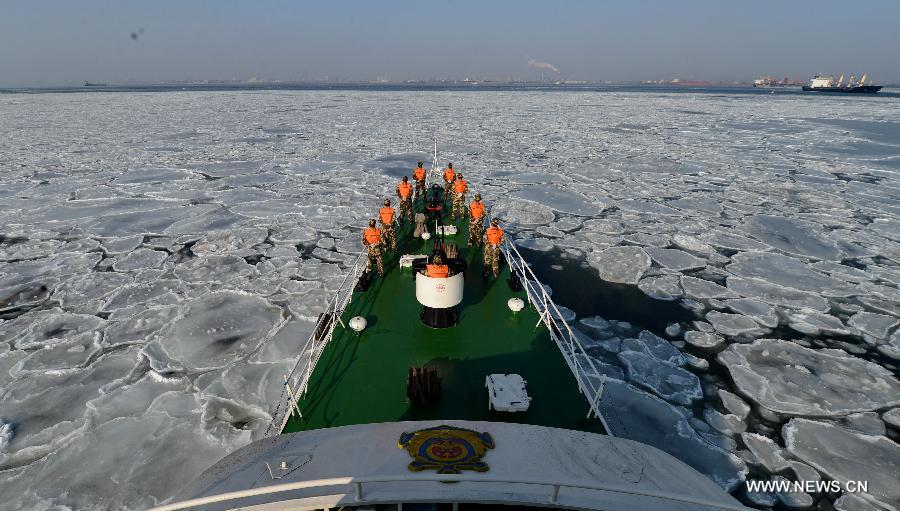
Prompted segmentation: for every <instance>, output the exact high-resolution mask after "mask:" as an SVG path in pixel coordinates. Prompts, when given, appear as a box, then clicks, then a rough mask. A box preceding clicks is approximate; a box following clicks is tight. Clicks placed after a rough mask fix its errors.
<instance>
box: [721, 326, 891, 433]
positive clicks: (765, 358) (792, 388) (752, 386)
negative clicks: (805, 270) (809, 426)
mask: <svg viewBox="0 0 900 511" xmlns="http://www.w3.org/2000/svg"><path fill="white" fill-rule="evenodd" d="M718 359H719V361H721V362H722V364H724V365H725V366H726V367H727V368H728V371H729V372H730V373H731V378H732V380H733V381H734V384H735V386H736V387H737V389H738V391H740V393H741V394H742V395H745V396H747V397H749V398H750V399H752V400H753V401H754V402H755V403H757V404H758V405H760V406H762V407H764V408H767V409H769V410H772V411H774V412H776V413H781V414H785V415H808V416H838V415H846V414H848V413H852V412H861V411H868V410H876V409H879V408H885V407H888V406H896V405H897V404H900V381H898V380H897V378H896V377H895V376H894V375H893V374H891V372H890V371H888V370H887V369H884V368H883V367H881V366H879V365H877V364H874V363H872V362H868V361H866V360H862V359H859V358H856V357H852V356H849V355H847V354H846V353H844V352H843V351H839V350H812V349H809V348H804V347H803V346H800V345H798V344H795V343H792V342H788V341H781V340H772V339H761V340H757V341H755V342H754V343H752V344H733V345H731V346H729V347H728V349H726V350H725V351H723V352H721V353H719V355H718Z"/></svg>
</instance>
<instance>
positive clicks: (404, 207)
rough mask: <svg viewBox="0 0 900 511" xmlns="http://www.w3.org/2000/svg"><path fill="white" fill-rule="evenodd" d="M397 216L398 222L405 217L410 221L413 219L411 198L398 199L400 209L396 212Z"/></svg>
mask: <svg viewBox="0 0 900 511" xmlns="http://www.w3.org/2000/svg"><path fill="white" fill-rule="evenodd" d="M398 215H399V218H398V219H397V221H398V222H401V223H402V222H403V221H404V218H405V217H407V216H408V217H409V221H410V223H412V221H413V213H412V200H411V199H410V198H409V197H407V198H405V199H400V211H399V212H398Z"/></svg>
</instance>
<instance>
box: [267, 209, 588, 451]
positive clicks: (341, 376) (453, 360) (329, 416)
mask: <svg viewBox="0 0 900 511" xmlns="http://www.w3.org/2000/svg"><path fill="white" fill-rule="evenodd" d="M459 224H460V232H459V234H458V235H457V236H455V240H454V238H450V237H448V242H456V243H457V244H459V245H460V253H461V254H464V255H465V257H466V259H467V261H468V264H469V271H467V272H466V276H465V291H464V298H463V302H462V303H461V304H460V305H458V306H457V310H458V311H459V317H460V319H459V323H458V324H457V325H455V326H453V327H451V328H445V329H432V328H429V327H427V326H425V325H424V324H422V322H421V321H420V320H419V313H420V312H421V309H422V307H421V305H419V304H418V302H416V298H415V283H414V282H413V276H412V273H411V272H410V271H409V269H405V270H403V271H401V270H400V268H399V265H398V260H399V255H398V254H390V255H387V256H386V257H385V259H384V264H385V272H386V274H385V277H384V278H377V277H376V279H375V282H374V283H373V284H372V286H371V287H370V288H369V289H368V290H367V291H366V292H364V293H360V292H356V293H354V295H353V299H352V302H351V303H350V305H349V306H348V307H347V310H346V311H344V314H343V316H342V318H343V320H344V323H345V324H346V323H347V321H348V320H349V319H350V318H352V317H353V316H363V317H365V318H366V319H367V320H368V323H369V325H368V328H367V329H366V330H365V331H364V332H362V333H360V334H357V333H354V332H353V331H352V330H350V329H344V328H343V327H341V326H340V325H338V327H337V328H336V329H335V331H334V336H333V338H332V340H331V342H330V343H329V345H328V346H327V347H326V348H325V351H324V352H323V353H322V356H321V358H320V359H319V362H318V364H317V365H316V367H315V369H314V370H313V374H312V377H311V379H310V383H309V388H308V390H307V392H306V394H305V395H304V396H303V397H301V398H300V401H299V408H300V411H301V413H302V414H303V417H302V419H300V418H298V417H297V416H296V415H295V416H293V417H291V419H290V420H289V421H288V423H287V425H286V427H285V429H284V432H285V433H289V432H294V431H303V430H309V429H318V428H328V427H335V426H345V425H351V424H366V423H374V422H393V421H403V420H431V419H462V420H486V421H498V422H520V423H527V424H535V425H541V426H552V427H558V428H566V429H575V430H582V431H592V432H602V426H601V424H600V421H599V420H597V419H587V418H586V416H587V413H588V408H589V407H588V402H587V400H586V399H585V398H584V397H583V396H582V395H581V393H580V392H579V390H578V386H577V383H576V381H575V377H574V376H573V375H572V372H571V371H570V370H569V367H568V366H567V365H566V363H565V360H564V359H563V356H562V354H561V353H560V352H559V349H558V348H557V346H556V344H555V343H554V342H553V340H552V339H551V338H550V334H549V331H548V330H547V328H546V327H545V326H544V325H543V324H541V325H540V326H538V327H536V326H535V325H536V324H537V323H538V315H537V313H536V312H535V311H534V310H533V309H531V308H527V307H526V309H525V310H523V311H522V312H519V313H518V314H513V313H512V312H511V311H510V310H509V309H508V308H507V305H506V302H507V300H508V299H509V298H511V297H513V296H519V297H521V298H522V299H523V300H526V296H525V293H524V291H522V292H520V293H514V292H513V291H511V290H510V288H509V285H508V284H507V279H508V278H509V268H508V267H506V266H505V265H504V267H503V271H502V273H501V275H500V277H499V278H498V279H496V280H495V279H493V278H490V279H484V278H483V277H482V275H481V261H482V254H481V250H480V249H469V250H467V249H466V247H465V241H466V237H467V233H468V230H467V226H466V225H465V224H464V223H462V222H460V223H459ZM411 232H412V229H411V226H409V225H407V226H405V227H403V228H401V229H400V230H398V240H399V242H400V243H399V250H398V251H397V252H398V253H399V254H404V253H410V254H411V253H427V252H428V251H429V250H430V246H431V242H430V241H429V242H423V241H422V240H419V239H415V238H412V236H411ZM411 366H428V367H435V368H437V371H438V375H439V376H440V377H441V378H442V379H443V382H442V383H443V384H442V398H441V400H440V401H439V402H438V403H436V404H434V405H431V406H428V407H414V406H411V405H410V403H409V401H408V400H407V398H406V380H407V372H408V369H409V367H411ZM492 373H518V374H520V375H522V377H523V378H525V380H526V381H527V382H528V393H529V395H530V396H531V397H532V401H531V406H530V408H529V410H528V411H527V412H518V413H509V412H497V411H490V410H488V396H487V390H486V389H485V386H484V381H485V377H486V376H487V375H488V374H492Z"/></svg>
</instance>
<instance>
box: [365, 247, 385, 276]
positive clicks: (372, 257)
mask: <svg viewBox="0 0 900 511" xmlns="http://www.w3.org/2000/svg"><path fill="white" fill-rule="evenodd" d="M366 251H367V252H368V255H367V257H366V271H367V272H369V271H372V262H375V263H376V264H377V266H378V274H379V275H384V262H383V261H382V260H381V245H380V244H379V245H369V246H367V247H366Z"/></svg>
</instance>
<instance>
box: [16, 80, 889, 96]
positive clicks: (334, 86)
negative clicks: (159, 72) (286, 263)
mask: <svg viewBox="0 0 900 511" xmlns="http://www.w3.org/2000/svg"><path fill="white" fill-rule="evenodd" d="M340 90H345V91H373V92H374V91H524V92H529V91H548V92H552V91H583V92H673V93H676V92H678V93H690V92H698V93H727V94H773V89H765V88H758V87H757V88H754V87H753V86H752V85H751V84H740V85H735V84H726V83H723V84H703V85H695V84H693V83H687V84H685V83H652V84H651V83H634V82H632V83H608V82H598V83H587V82H577V83H575V82H573V83H550V82H451V81H439V82H424V81H423V82H403V83H378V82H294V83H289V82H256V83H244V82H217V83H159V84H114V83H109V84H107V83H104V84H102V86H93V87H86V86H84V85H66V86H41V87H0V94H41V93H90V94H95V93H110V92H179V91H199V92H202V91H207V92H216V91H220V92H227V91H340ZM774 94H778V95H786V94H796V95H803V92H802V91H801V90H800V88H799V87H782V88H778V89H777V90H774ZM879 97H900V85H885V88H884V91H883V93H882V94H880V95H879Z"/></svg>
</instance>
